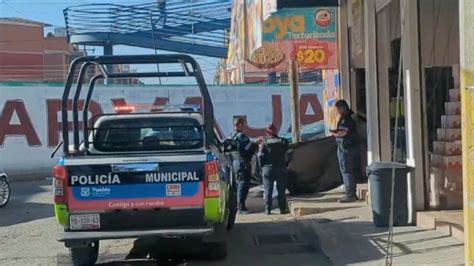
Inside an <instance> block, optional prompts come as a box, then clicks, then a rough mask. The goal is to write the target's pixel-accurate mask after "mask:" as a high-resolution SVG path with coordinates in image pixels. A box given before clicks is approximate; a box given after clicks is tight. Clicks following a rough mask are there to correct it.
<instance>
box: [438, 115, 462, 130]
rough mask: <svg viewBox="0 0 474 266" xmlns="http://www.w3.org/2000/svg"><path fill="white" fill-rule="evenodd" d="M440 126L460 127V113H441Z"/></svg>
mask: <svg viewBox="0 0 474 266" xmlns="http://www.w3.org/2000/svg"><path fill="white" fill-rule="evenodd" d="M441 127H442V128H461V116H460V115H442V116H441Z"/></svg>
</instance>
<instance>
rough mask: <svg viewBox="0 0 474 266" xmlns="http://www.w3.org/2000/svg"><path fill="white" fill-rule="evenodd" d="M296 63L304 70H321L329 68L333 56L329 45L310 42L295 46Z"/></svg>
mask: <svg viewBox="0 0 474 266" xmlns="http://www.w3.org/2000/svg"><path fill="white" fill-rule="evenodd" d="M295 55H296V62H297V63H298V66H300V67H304V68H320V67H321V66H327V65H328V62H329V58H330V57H331V56H332V55H333V52H332V51H331V49H329V48H328V45H327V43H324V42H322V43H321V42H317V41H315V40H308V41H307V42H304V43H299V44H296V45H295Z"/></svg>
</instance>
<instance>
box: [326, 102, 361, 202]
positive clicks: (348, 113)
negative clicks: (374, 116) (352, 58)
mask: <svg viewBox="0 0 474 266" xmlns="http://www.w3.org/2000/svg"><path fill="white" fill-rule="evenodd" d="M335 106H336V109H337V111H338V113H339V115H340V119H339V121H338V123H337V128H336V129H335V130H331V132H332V134H333V136H335V137H336V143H337V158H338V160H339V168H340V169H341V174H342V180H343V182H344V187H345V196H344V197H343V198H341V199H340V200H339V202H341V203H347V202H354V201H356V200H357V194H356V186H357V183H356V178H357V177H358V175H359V174H360V173H358V169H360V165H358V164H360V158H359V157H360V143H359V134H358V132H357V126H356V122H355V121H354V118H352V115H353V114H354V113H353V112H352V110H351V109H350V108H349V105H348V104H347V102H346V101H344V100H339V101H337V102H336V105H335Z"/></svg>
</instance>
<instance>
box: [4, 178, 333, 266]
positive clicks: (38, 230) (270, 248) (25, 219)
mask: <svg viewBox="0 0 474 266" xmlns="http://www.w3.org/2000/svg"><path fill="white" fill-rule="evenodd" d="M49 184H50V181H41V182H24V183H14V184H12V198H11V201H10V203H9V205H8V206H7V207H6V208H4V209H0V251H1V252H0V265H67V263H66V261H67V260H66V257H67V249H66V248H64V247H63V245H62V244H60V243H58V242H56V241H55V238H56V237H57V236H58V234H59V233H60V231H61V228H60V227H59V226H58V225H57V224H56V221H55V219H54V213H53V209H52V204H51V192H50V189H51V187H50V185H49ZM258 206H259V202H258V201H257V200H254V202H252V204H251V207H254V208H253V209H255V210H258V211H261V209H260V208H259V207H258ZM132 246H133V241H132V240H120V241H103V242H101V246H100V259H99V265H258V266H261V265H262V266H263V265H330V262H329V260H328V259H327V257H326V256H325V255H324V253H322V251H321V250H320V248H319V246H318V244H317V237H316V236H315V235H313V234H312V231H311V230H308V229H305V227H302V226H300V224H299V223H298V222H296V221H295V220H293V219H292V218H291V217H290V216H280V215H273V216H271V217H267V216H265V215H263V214H251V215H248V216H245V217H239V221H238V224H237V225H236V227H235V229H234V230H233V231H232V233H231V235H230V237H229V256H228V258H227V260H225V261H217V262H210V261H203V260H198V259H195V258H192V257H191V258H189V257H188V258H185V259H186V260H185V261H184V262H183V263H181V262H169V263H164V262H156V261H146V260H145V261H124V258H125V256H126V255H127V254H128V252H129V251H130V249H131V248H132Z"/></svg>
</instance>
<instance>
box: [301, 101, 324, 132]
mask: <svg viewBox="0 0 474 266" xmlns="http://www.w3.org/2000/svg"><path fill="white" fill-rule="evenodd" d="M309 106H311V109H313V113H312V114H307V113H306V111H307V110H308V107H309ZM300 116H301V117H300V119H301V120H300V121H301V124H302V125H309V124H313V123H316V122H318V121H321V120H323V119H324V113H323V108H322V107H321V103H319V100H318V96H316V94H302V95H301V97H300Z"/></svg>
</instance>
